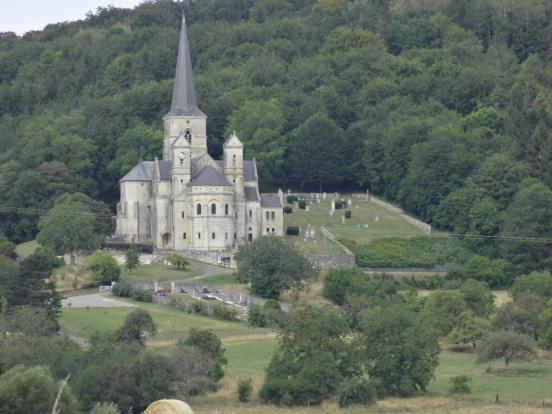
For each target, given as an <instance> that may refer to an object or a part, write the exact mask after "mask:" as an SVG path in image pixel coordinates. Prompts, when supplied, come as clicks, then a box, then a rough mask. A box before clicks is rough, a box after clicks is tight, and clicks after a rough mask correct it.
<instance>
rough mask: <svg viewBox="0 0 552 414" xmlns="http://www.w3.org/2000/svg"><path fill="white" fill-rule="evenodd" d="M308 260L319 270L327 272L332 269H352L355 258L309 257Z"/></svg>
mask: <svg viewBox="0 0 552 414" xmlns="http://www.w3.org/2000/svg"><path fill="white" fill-rule="evenodd" d="M308 259H309V260H310V261H311V262H312V263H313V264H315V265H316V266H318V267H319V268H320V270H328V269H330V268H332V267H353V266H355V264H356V261H355V257H354V256H348V255H311V256H308Z"/></svg>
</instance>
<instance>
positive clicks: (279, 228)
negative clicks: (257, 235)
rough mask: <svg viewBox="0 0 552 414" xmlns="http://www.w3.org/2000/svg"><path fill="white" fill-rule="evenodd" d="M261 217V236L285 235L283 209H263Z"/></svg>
mask: <svg viewBox="0 0 552 414" xmlns="http://www.w3.org/2000/svg"><path fill="white" fill-rule="evenodd" d="M261 217H262V225H261V235H275V236H283V235H284V213H283V211H282V208H263V209H262V212H261Z"/></svg>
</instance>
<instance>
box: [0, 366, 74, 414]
mask: <svg viewBox="0 0 552 414" xmlns="http://www.w3.org/2000/svg"><path fill="white" fill-rule="evenodd" d="M58 391H59V385H58V384H57V382H56V381H55V380H54V378H52V375H51V374H50V372H49V371H48V369H47V368H46V367H30V368H27V367H24V366H17V367H14V368H12V369H10V370H9V371H7V372H6V373H4V374H3V375H2V376H0V407H1V408H0V412H2V413H6V414H7V413H10V414H27V413H49V412H51V410H52V407H53V405H54V401H55V399H56V396H57V394H58ZM78 408H79V407H78V403H77V401H76V399H75V397H74V396H73V394H72V392H71V390H70V389H69V387H65V388H64V389H63V393H62V396H61V401H60V405H59V409H60V410H61V412H63V413H68V414H72V413H75V414H77V413H78V412H79V409H78Z"/></svg>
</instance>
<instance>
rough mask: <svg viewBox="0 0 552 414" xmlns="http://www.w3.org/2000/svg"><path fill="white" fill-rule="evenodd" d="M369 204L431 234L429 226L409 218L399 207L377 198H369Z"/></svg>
mask: <svg viewBox="0 0 552 414" xmlns="http://www.w3.org/2000/svg"><path fill="white" fill-rule="evenodd" d="M360 196H361V197H366V195H364V194H362V195H360ZM370 202H371V203H374V204H376V205H378V206H380V207H382V208H384V209H386V210H388V211H391V212H393V213H395V214H397V215H398V216H399V217H400V218H402V219H403V220H404V221H406V222H407V223H408V224H411V225H413V226H414V227H416V228H417V229H420V230H422V231H423V232H424V233H427V234H431V225H429V224H427V223H424V222H423V221H421V220H418V219H416V218H414V217H412V216H409V215H408V214H406V213H405V212H404V210H403V209H402V208H400V207H397V206H394V205H393V204H389V203H387V202H385V201H383V200H380V199H379V198H376V197H374V196H370Z"/></svg>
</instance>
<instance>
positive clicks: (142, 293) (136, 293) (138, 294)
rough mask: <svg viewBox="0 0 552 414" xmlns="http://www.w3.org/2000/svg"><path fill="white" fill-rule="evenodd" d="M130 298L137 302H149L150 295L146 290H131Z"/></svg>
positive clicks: (150, 299)
mask: <svg viewBox="0 0 552 414" xmlns="http://www.w3.org/2000/svg"><path fill="white" fill-rule="evenodd" d="M130 298H131V299H134V300H136V301H138V302H151V301H152V294H151V292H150V291H149V290H147V289H132V290H131V292H130Z"/></svg>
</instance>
